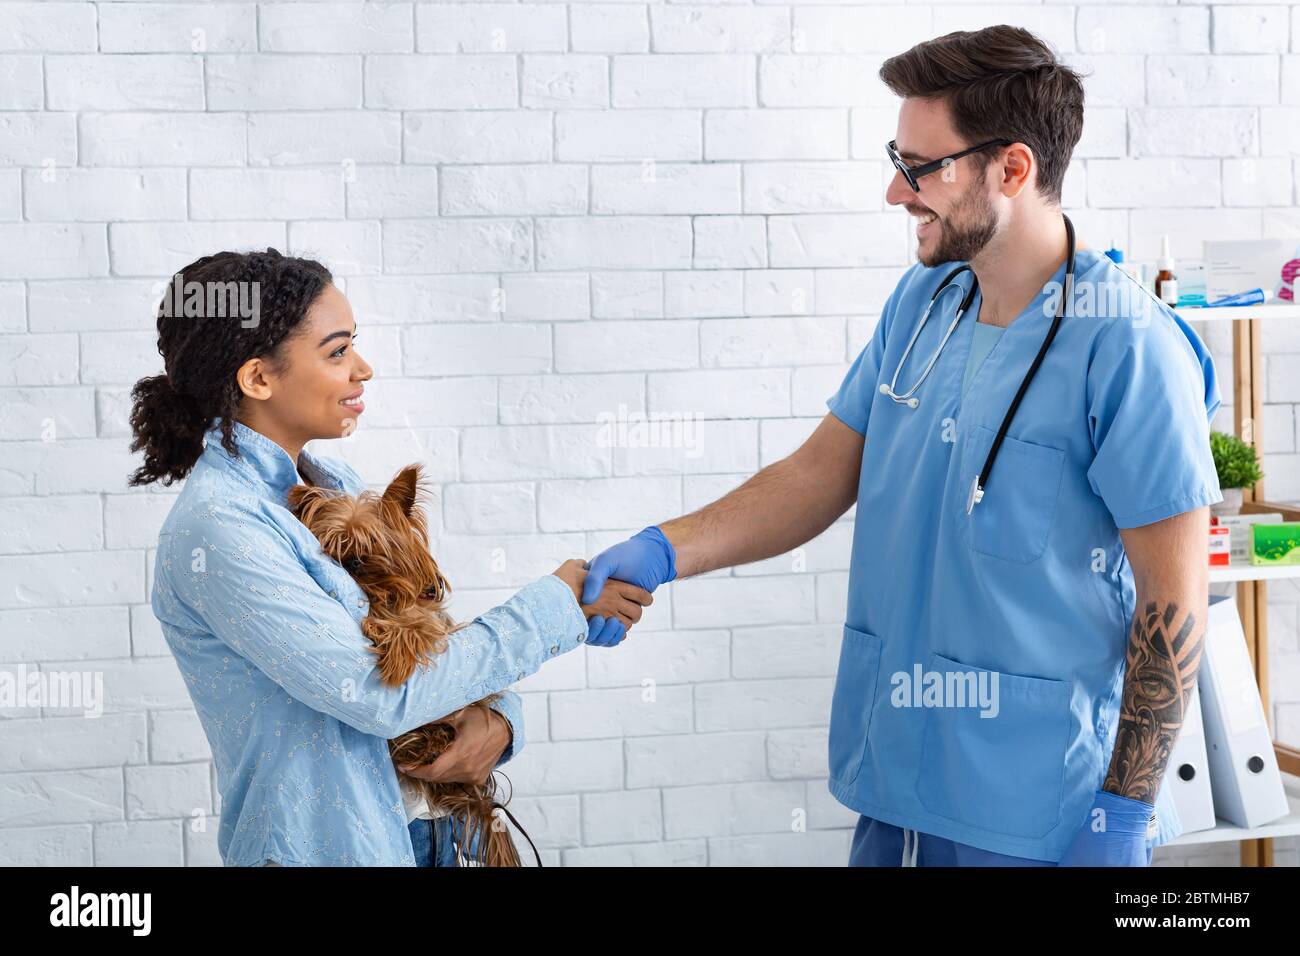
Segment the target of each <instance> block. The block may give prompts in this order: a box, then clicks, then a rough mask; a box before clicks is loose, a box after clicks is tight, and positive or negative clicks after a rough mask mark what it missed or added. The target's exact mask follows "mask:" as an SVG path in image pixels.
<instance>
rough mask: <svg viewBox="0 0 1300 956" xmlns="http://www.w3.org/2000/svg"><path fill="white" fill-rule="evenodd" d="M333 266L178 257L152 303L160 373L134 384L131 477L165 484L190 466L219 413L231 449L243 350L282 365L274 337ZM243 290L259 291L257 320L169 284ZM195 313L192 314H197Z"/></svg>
mask: <svg viewBox="0 0 1300 956" xmlns="http://www.w3.org/2000/svg"><path fill="white" fill-rule="evenodd" d="M332 281H333V275H332V274H331V273H330V271H329V270H328V269H327V268H325V266H323V265H321V264H320V263H319V262H316V261H315V260H312V259H299V258H295V257H292V256H284V255H281V254H280V253H279V252H278V251H277V250H275V249H267V250H266V251H265V252H218V253H217V254H216V255H211V256H204V257H203V258H201V259H196V260H195V261H194V262H191V263H190V264H189V265H187V266H185V267H184V268H183V269H181V270H180V271H179V272H177V273H176V274H175V275H174V276H172V279H171V282H170V283H169V284H168V288H167V290H166V292H164V294H163V301H162V302H161V303H160V304H159V306H158V352H159V353H160V354H161V355H162V357H163V368H164V369H165V370H166V371H165V374H163V375H151V376H147V377H145V378H142V379H140V380H139V381H138V382H136V383H135V387H134V388H132V389H131V433H132V435H133V436H134V438H133V440H132V442H131V451H133V452H134V451H140V450H141V449H143V450H144V464H143V465H141V466H140V467H139V468H137V469H136V470H135V471H134V472H133V473H132V474H131V477H130V478H129V479H128V484H130V485H132V486H135V485H147V484H150V483H152V482H155V481H161V482H162V483H163V484H164V485H170V484H171V483H172V482H174V481H179V480H180V479H182V478H184V477H185V476H186V475H188V474H189V473H190V470H191V469H193V467H194V465H195V463H196V462H197V461H198V460H199V455H201V454H202V453H203V438H204V435H205V434H206V433H207V431H208V429H209V428H211V427H212V424H213V422H215V421H217V420H220V422H221V445H222V447H223V448H225V449H226V451H228V452H230V454H232V455H236V456H237V455H238V454H239V452H238V450H237V447H236V445H235V438H234V421H235V414H236V412H237V411H238V408H239V402H240V398H241V397H242V394H243V393H242V392H241V391H240V388H239V384H238V382H236V380H235V373H236V372H237V371H238V370H239V368H240V366H242V365H243V364H244V363H245V362H246V361H248V360H249V359H250V358H255V357H259V356H260V357H265V358H267V359H269V360H270V361H271V362H272V363H273V364H274V365H275V366H276V367H278V368H281V369H283V367H284V362H283V356H282V352H281V346H282V345H283V344H284V342H285V341H286V340H287V339H289V338H290V337H291V336H292V335H293V334H294V332H295V330H297V329H298V326H299V325H300V324H301V323H302V321H303V319H304V318H305V317H306V315H307V310H308V309H309V308H310V307H311V304H312V303H313V302H314V301H315V300H316V297H317V296H319V295H320V294H321V292H322V291H323V290H324V289H325V287H326V286H327V285H329V284H330V282H332ZM189 283H199V284H200V285H199V288H204V289H214V288H220V289H232V290H233V289H240V290H242V291H241V292H240V295H242V296H244V300H245V301H246V300H247V296H248V294H249V293H251V294H252V295H253V296H256V309H255V310H254V311H253V315H254V316H255V318H256V321H253V322H249V321H248V318H247V317H245V316H241V315H240V314H238V312H237V310H231V309H228V308H226V307H225V303H224V302H223V303H221V304H220V305H218V306H216V307H214V303H215V302H216V299H217V297H216V296H210V295H202V296H196V297H193V298H191V297H189V296H185V297H184V298H183V301H182V300H180V299H178V297H177V296H175V295H174V290H178V289H179V290H185V289H188V288H192V287H191V286H189ZM196 313H197V314H196Z"/></svg>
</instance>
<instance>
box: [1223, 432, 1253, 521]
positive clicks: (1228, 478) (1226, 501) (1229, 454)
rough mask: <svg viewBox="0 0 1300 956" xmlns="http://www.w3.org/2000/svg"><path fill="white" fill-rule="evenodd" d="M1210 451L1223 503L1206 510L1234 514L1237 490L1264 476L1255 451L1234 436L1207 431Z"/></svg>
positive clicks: (1238, 506)
mask: <svg viewBox="0 0 1300 956" xmlns="http://www.w3.org/2000/svg"><path fill="white" fill-rule="evenodd" d="M1210 452H1211V453H1212V454H1213V455H1214V468H1215V470H1216V471H1217V472H1218V473H1219V488H1220V490H1221V491H1222V492H1223V501H1222V502H1220V503H1219V504H1217V505H1211V506H1210V511H1211V512H1213V513H1214V514H1216V515H1235V514H1238V513H1240V511H1241V489H1243V488H1245V487H1246V486H1247V485H1253V484H1254V483H1255V482H1257V481H1259V480H1260V479H1261V478H1263V477H1264V473H1263V472H1262V471H1261V470H1260V467H1259V457H1258V456H1257V455H1256V454H1255V448H1254V446H1253V445H1248V444H1246V443H1245V442H1244V441H1242V440H1241V439H1240V438H1238V437H1237V436H1236V435H1228V434H1225V433H1223V432H1210Z"/></svg>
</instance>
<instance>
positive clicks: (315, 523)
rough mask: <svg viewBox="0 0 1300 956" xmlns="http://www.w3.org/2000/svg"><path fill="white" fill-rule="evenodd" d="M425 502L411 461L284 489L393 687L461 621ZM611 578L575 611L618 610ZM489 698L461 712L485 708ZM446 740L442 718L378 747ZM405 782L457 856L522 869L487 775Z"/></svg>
mask: <svg viewBox="0 0 1300 956" xmlns="http://www.w3.org/2000/svg"><path fill="white" fill-rule="evenodd" d="M425 499H426V488H425V487H424V485H423V484H422V474H421V470H420V466H419V465H408V466H407V467H405V468H403V469H402V470H401V471H400V472H398V474H397V477H396V478H394V479H393V481H392V482H391V483H390V484H389V485H388V487H387V488H386V489H385V490H384V492H383V493H382V494H378V493H376V492H373V491H363V492H362V493H361V494H360V495H358V496H357V497H352V496H350V495H346V494H341V493H339V492H335V491H329V490H326V489H323V488H319V487H316V486H313V485H295V486H294V487H293V488H291V489H289V494H288V506H289V510H290V511H292V512H293V514H294V515H295V516H296V517H297V518H298V520H300V521H301V522H302V523H303V524H304V525H306V527H307V529H308V530H309V531H311V533H312V534H313V535H315V536H316V538H317V540H319V541H320V544H321V549H322V550H323V551H324V552H325V553H326V554H328V555H329V556H330V557H331V558H333V559H334V560H335V561H337V562H338V563H339V564H340V565H342V566H343V568H344V569H345V570H346V571H347V572H348V573H349V574H350V575H351V576H352V578H353V579H354V580H355V581H356V582H357V584H358V585H359V586H360V587H361V590H362V591H364V592H365V595H366V597H367V598H369V600H370V613H369V615H368V616H367V617H366V618H365V620H364V621H362V623H361V629H362V632H363V633H364V634H365V635H366V637H368V638H370V642H371V645H372V646H371V648H370V650H371V651H372V652H373V653H374V654H376V655H377V656H378V658H379V675H380V679H381V680H382V681H383V683H385V684H387V685H389V686H398V685H400V684H402V683H403V682H404V681H406V679H407V678H409V677H410V676H411V674H412V673H414V671H415V668H416V667H417V666H420V665H422V664H433V663H434V660H433V659H434V658H435V657H436V656H437V655H438V654H440V653H442V652H443V651H444V650H446V648H447V642H448V640H449V639H450V637H451V635H452V634H453V633H454V632H455V631H457V630H459V629H460V628H461V627H464V625H463V624H460V625H458V624H456V623H455V622H454V621H453V620H452V618H451V616H450V615H449V614H448V613H447V611H446V609H445V608H446V604H447V600H448V597H449V595H450V594H451V586H450V585H449V584H448V582H447V579H446V578H445V577H444V576H443V574H442V572H441V571H440V570H439V568H438V562H437V561H435V560H434V558H433V555H432V554H430V551H429V533H428V525H427V522H426V519H425V515H424V511H423V509H422V507H421V505H422V503H423V502H424V501H425ZM617 584H618V582H610V584H607V585H606V588H605V591H604V592H602V594H601V596H600V598H598V599H597V601H596V603H595V604H591V605H582V610H583V613H584V614H585V615H586V616H588V617H590V616H591V615H593V614H604V615H611V614H614V613H618V612H621V611H622V610H623V609H625V608H626V607H627V604H626V602H623V603H621V604H620V602H619V601H618V599H617V597H616V594H617V592H616V590H615V587H616V585H617ZM623 587H624V588H626V587H627V586H626V585H624V586H623ZM624 593H625V592H624ZM646 598H648V595H646ZM498 696H499V695H497V694H492V695H490V696H488V697H485V698H484V699H483V700H480V701H476V702H475V703H473V704H469V705H468V706H467V707H466V708H465V709H466V710H468V709H469V708H471V707H481V708H486V707H487V706H488V705H489V704H491V703H492V702H493V701H494V700H496V699H497V698H498ZM455 737H456V731H455V728H454V727H453V726H452V725H451V724H449V723H446V722H445V721H438V722H434V723H431V724H426V725H425V726H423V727H419V728H417V729H415V730H412V731H408V732H407V733H404V734H402V735H401V736H400V737H398V738H396V739H395V740H390V741H389V742H388V749H389V752H390V754H391V755H392V757H393V762H394V764H396V765H397V766H399V767H400V766H403V765H406V766H422V765H424V764H428V763H432V762H433V760H434V759H435V758H436V757H437V756H438V755H439V754H441V753H442V752H443V751H444V750H445V749H446V748H447V747H448V746H449V745H450V744H451V742H452V741H453V740H454V739H455ZM399 773H400V771H399ZM407 779H409V780H412V781H414V782H415V783H416V784H417V785H418V786H419V787H420V789H421V790H422V792H423V793H424V797H425V799H426V800H427V801H428V804H429V807H430V808H433V809H436V808H442V809H445V810H448V811H450V813H451V815H452V817H453V818H454V820H455V821H456V823H457V824H458V826H457V827H456V831H457V833H458V834H460V836H461V846H460V852H461V855H462V856H463V857H464V858H465V859H467V860H468V861H470V862H473V863H476V864H478V865H483V866H521V865H522V863H521V862H520V859H519V853H518V851H517V850H516V848H515V845H514V842H513V841H512V840H511V838H510V834H509V832H508V831H507V830H506V828H505V827H504V825H503V824H502V823H501V822H499V821H497V820H496V818H495V817H494V810H495V809H496V808H498V807H500V808H501V809H502V811H503V812H504V813H506V814H509V811H508V810H506V809H505V806H504V804H503V803H500V802H498V800H497V785H496V780H495V777H494V776H493V775H489V777H488V779H487V781H486V782H485V783H483V784H467V783H442V782H438V783H434V782H430V781H426V780H421V779H419V778H417V777H409V776H408V778H407ZM507 802H508V798H507ZM511 819H512V820H513V819H514V818H513V817H511ZM516 825H517V822H516ZM525 835H526V834H525ZM529 842H530V843H531V842H532V841H531V840H530V841H529Z"/></svg>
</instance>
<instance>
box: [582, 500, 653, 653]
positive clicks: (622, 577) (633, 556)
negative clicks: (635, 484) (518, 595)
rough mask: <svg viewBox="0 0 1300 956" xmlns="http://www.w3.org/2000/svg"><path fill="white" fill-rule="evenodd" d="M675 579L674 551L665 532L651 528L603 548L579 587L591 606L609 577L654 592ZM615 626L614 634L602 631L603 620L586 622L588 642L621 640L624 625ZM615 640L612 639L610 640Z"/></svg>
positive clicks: (600, 643)
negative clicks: (616, 627)
mask: <svg viewBox="0 0 1300 956" xmlns="http://www.w3.org/2000/svg"><path fill="white" fill-rule="evenodd" d="M676 577H677V552H676V551H674V550H673V546H672V544H671V543H669V541H668V539H667V538H666V537H664V533H663V532H662V531H660V530H659V529H658V528H657V527H655V526H654V525H651V526H650V527H648V528H644V529H642V530H641V531H638V532H637V533H636V534H634V535H633V536H632V537H630V538H628V539H627V540H626V541H621V542H619V543H618V544H616V545H614V546H613V547H612V548H606V549H605V550H604V551H602V552H600V554H598V555H596V560H594V561H592V562H591V568H590V569H589V570H588V571H587V581H586V583H585V584H583V586H582V603H583V604H593V603H595V601H596V598H598V597H600V592H601V590H603V589H604V587H605V582H606V581H608V580H609V579H610V578H616V579H618V580H619V581H626V582H628V583H629V584H635V585H636V586H637V587H640V588H645V589H646V590H647V591H650V592H653V591H654V589H655V588H657V587H659V585H661V584H667V583H668V582H669V581H672V580H673V579H675V578H676ZM612 623H613V624H617V625H618V630H617V632H616V633H615V634H611V633H609V632H608V631H607V630H605V629H606V628H607V627H608V626H609V623H607V622H606V621H605V619H604V618H603V617H599V616H597V617H593V618H592V619H591V620H590V621H588V622H587V643H588V644H595V645H596V646H597V647H608V646H609V644H610V643H614V644H617V643H618V642H619V641H621V640H622V639H623V623H622V622H621V621H618V620H614V621H612ZM611 637H614V638H615V639H614V640H612V641H611V640H610V639H611Z"/></svg>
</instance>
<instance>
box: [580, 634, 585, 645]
mask: <svg viewBox="0 0 1300 956" xmlns="http://www.w3.org/2000/svg"><path fill="white" fill-rule="evenodd" d="M586 639H587V635H586V634H579V635H578V643H579V644H581V643H582V642H583V641H585V640H586Z"/></svg>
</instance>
